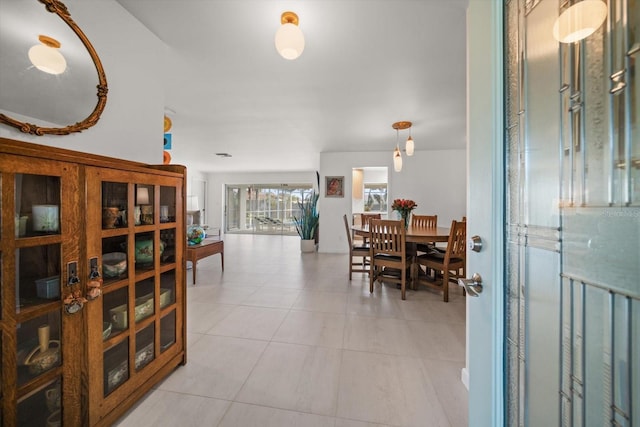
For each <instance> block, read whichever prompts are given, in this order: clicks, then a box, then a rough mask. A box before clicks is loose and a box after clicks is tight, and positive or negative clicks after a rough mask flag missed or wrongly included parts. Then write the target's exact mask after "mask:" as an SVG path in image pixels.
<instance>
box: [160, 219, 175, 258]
mask: <svg viewBox="0 0 640 427" xmlns="http://www.w3.org/2000/svg"><path fill="white" fill-rule="evenodd" d="M160 244H161V245H162V252H161V255H160V264H170V263H174V262H176V229H175V228H170V229H168V230H161V231H160Z"/></svg>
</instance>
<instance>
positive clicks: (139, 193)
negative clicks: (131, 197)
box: [136, 187, 149, 205]
mask: <svg viewBox="0 0 640 427" xmlns="http://www.w3.org/2000/svg"><path fill="white" fill-rule="evenodd" d="M136 204H137V205H148V204H149V189H148V188H147V187H138V188H137V190H136Z"/></svg>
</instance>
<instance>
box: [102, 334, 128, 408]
mask: <svg viewBox="0 0 640 427" xmlns="http://www.w3.org/2000/svg"><path fill="white" fill-rule="evenodd" d="M128 379H129V339H126V340H124V341H122V342H121V343H119V344H117V345H116V346H114V347H112V348H110V349H109V350H107V351H105V352H104V394H105V396H106V395H108V394H109V393H111V392H112V391H113V390H115V389H116V388H118V387H119V386H120V385H121V384H122V383H124V382H125V381H126V380H128Z"/></svg>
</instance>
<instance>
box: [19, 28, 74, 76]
mask: <svg viewBox="0 0 640 427" xmlns="http://www.w3.org/2000/svg"><path fill="white" fill-rule="evenodd" d="M42 37H43V36H40V40H41V41H43V38H42ZM54 42H55V40H54ZM56 43H57V42H56ZM59 47H60V44H59V43H58V44H57V46H56V45H55V44H53V45H51V44H45V43H44V42H43V44H37V45H35V46H32V47H31V48H30V49H29V53H28V54H29V61H31V63H32V64H33V65H34V66H35V67H36V68H37V69H38V70H40V71H43V72H45V73H49V74H62V73H63V72H64V70H66V69H67V61H66V60H65V59H64V56H62V54H61V53H60V51H58V48H59Z"/></svg>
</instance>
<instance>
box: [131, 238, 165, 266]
mask: <svg viewBox="0 0 640 427" xmlns="http://www.w3.org/2000/svg"><path fill="white" fill-rule="evenodd" d="M162 252H164V242H163V241H162V240H161V241H160V255H162ZM135 256H136V262H137V263H140V264H152V263H153V239H142V240H136V254H135Z"/></svg>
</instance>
